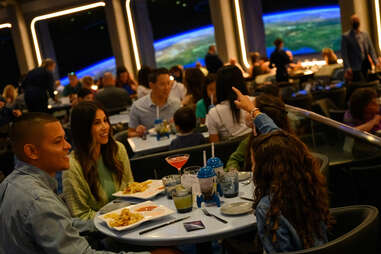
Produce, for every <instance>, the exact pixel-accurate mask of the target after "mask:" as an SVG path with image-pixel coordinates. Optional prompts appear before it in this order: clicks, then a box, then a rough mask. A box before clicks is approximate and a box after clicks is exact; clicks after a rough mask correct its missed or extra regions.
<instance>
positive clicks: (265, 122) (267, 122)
mask: <svg viewBox="0 0 381 254" xmlns="http://www.w3.org/2000/svg"><path fill="white" fill-rule="evenodd" d="M254 124H255V126H256V127H257V129H258V131H259V133H260V134H267V133H269V132H272V131H277V130H280V129H279V127H278V126H277V125H276V124H275V123H274V121H273V119H271V118H270V117H269V116H268V115H266V114H265V113H260V114H259V115H258V116H257V117H256V118H255V119H254Z"/></svg>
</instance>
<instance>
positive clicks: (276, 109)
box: [226, 94, 291, 171]
mask: <svg viewBox="0 0 381 254" xmlns="http://www.w3.org/2000/svg"><path fill="white" fill-rule="evenodd" d="M255 104H256V107H257V108H258V109H259V110H260V111H261V112H263V113H266V114H267V115H268V116H269V117H270V118H271V119H273V121H274V123H275V124H276V125H277V126H278V127H279V128H281V129H283V130H285V131H287V132H291V130H290V124H289V121H288V118H287V111H286V108H285V104H284V102H283V101H282V99H280V98H279V97H275V96H273V95H270V94H261V95H259V96H257V97H256V98H255ZM255 133H256V132H255ZM258 134H264V133H258ZM255 137H256V136H255V135H254V134H250V136H248V137H247V138H245V139H244V140H243V141H242V142H241V143H240V144H239V146H238V147H237V150H235V152H234V153H232V154H231V155H230V157H229V160H228V162H227V163H226V168H227V169H229V168H235V169H237V170H240V171H251V165H247V164H250V162H251V160H250V158H249V157H247V156H248V154H249V151H250V149H249V145H250V143H251V142H252V141H251V140H252V139H254V138H255ZM247 158H248V159H247Z"/></svg>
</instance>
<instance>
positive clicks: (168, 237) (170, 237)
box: [94, 184, 256, 246]
mask: <svg viewBox="0 0 381 254" xmlns="http://www.w3.org/2000/svg"><path fill="white" fill-rule="evenodd" d="M239 188H240V193H239V196H245V197H252V196H253V189H254V188H253V185H252V184H249V185H243V184H240V185H239ZM221 201H223V203H222V204H221V206H222V205H223V204H227V203H233V202H239V201H244V200H242V199H240V198H239V197H235V198H221ZM153 202H155V203H157V204H162V205H165V206H167V207H168V208H170V209H173V210H174V211H176V207H175V205H174V203H173V200H169V199H167V197H166V196H165V195H160V196H158V197H157V198H156V199H154V200H153ZM207 209H208V211H209V212H210V213H213V214H215V215H217V216H219V217H221V218H223V219H224V220H226V221H228V223H226V224H225V223H222V222H220V221H218V220H216V219H215V218H213V217H208V216H206V215H204V214H203V212H202V211H201V209H199V208H193V210H192V211H191V212H189V213H177V212H175V213H174V214H172V215H170V216H167V217H165V218H162V219H158V220H156V221H150V222H146V223H143V224H142V225H140V226H138V227H137V228H134V229H131V230H127V231H122V232H118V231H114V230H111V229H109V228H108V227H107V225H106V224H105V223H104V222H102V221H101V220H100V219H99V218H97V217H96V218H95V219H94V224H95V226H96V228H97V229H98V230H99V231H100V232H102V233H104V234H106V235H108V236H111V237H115V238H118V239H119V240H122V241H124V242H127V243H130V244H136V245H144V246H173V245H179V244H187V243H201V242H208V241H211V240H216V239H222V238H226V237H230V236H234V235H237V234H241V233H244V232H247V231H249V230H251V229H253V227H254V226H255V223H256V218H255V216H254V214H253V213H249V214H245V215H239V216H225V215H223V214H221V213H220V208H219V207H217V206H210V207H209V206H208V207H207ZM186 216H191V217H190V218H189V219H186V220H183V221H180V222H177V223H174V224H171V225H168V226H165V227H163V228H160V229H156V230H154V231H151V232H148V233H146V234H143V235H139V232H141V231H143V230H144V229H148V228H151V227H153V226H157V225H160V224H162V223H165V222H168V221H172V220H174V219H177V218H183V217H186ZM199 220H201V221H202V223H203V224H204V225H205V229H202V230H195V231H191V232H187V231H186V230H185V228H184V225H183V223H184V222H190V221H199Z"/></svg>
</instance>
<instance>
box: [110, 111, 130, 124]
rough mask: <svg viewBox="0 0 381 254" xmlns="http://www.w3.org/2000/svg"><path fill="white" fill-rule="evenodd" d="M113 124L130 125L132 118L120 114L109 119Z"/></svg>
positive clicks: (125, 114)
mask: <svg viewBox="0 0 381 254" xmlns="http://www.w3.org/2000/svg"><path fill="white" fill-rule="evenodd" d="M109 120H110V123H111V124H117V123H123V124H125V123H129V122H130V116H129V115H128V114H127V113H120V114H117V115H112V116H110V117H109Z"/></svg>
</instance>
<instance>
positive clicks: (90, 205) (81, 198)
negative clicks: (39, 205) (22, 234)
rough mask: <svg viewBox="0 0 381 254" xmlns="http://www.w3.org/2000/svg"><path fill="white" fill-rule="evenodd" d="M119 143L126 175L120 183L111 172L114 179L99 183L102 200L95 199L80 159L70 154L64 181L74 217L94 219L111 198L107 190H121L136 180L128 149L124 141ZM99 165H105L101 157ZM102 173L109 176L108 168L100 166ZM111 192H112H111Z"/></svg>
mask: <svg viewBox="0 0 381 254" xmlns="http://www.w3.org/2000/svg"><path fill="white" fill-rule="evenodd" d="M117 144H118V155H117V159H118V160H120V161H121V162H122V164H123V167H124V175H123V178H122V182H121V184H120V185H119V184H118V183H117V181H116V176H115V175H113V174H110V175H111V177H110V178H112V179H113V181H102V180H101V181H100V184H99V187H100V189H99V195H100V200H98V201H97V200H95V198H94V195H93V194H92V193H91V190H90V186H89V184H88V183H87V181H86V179H85V177H84V175H83V171H82V167H81V165H80V163H79V162H78V160H77V159H76V158H75V156H74V152H72V153H71V154H70V168H69V170H66V171H64V173H63V176H62V181H63V195H64V199H65V202H66V204H67V205H68V207H69V209H70V211H71V214H72V216H73V217H79V218H81V219H92V218H94V216H95V213H96V212H97V211H98V210H99V209H100V208H101V207H103V206H104V205H106V204H107V203H108V202H109V201H111V200H110V196H109V195H108V193H107V190H113V189H114V190H115V191H119V190H122V189H124V188H126V187H127V184H128V183H129V182H132V181H133V180H134V178H133V176H132V172H131V166H130V161H129V159H128V155H127V152H126V149H125V147H124V145H123V144H122V143H119V142H117ZM97 165H98V166H101V167H103V166H104V164H103V161H102V159H100V160H99V161H98V162H97ZM98 172H99V173H100V175H105V174H106V176H107V168H102V169H99V168H98ZM110 183H113V184H114V186H104V185H103V184H106V185H107V184H110ZM109 194H110V193H109Z"/></svg>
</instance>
